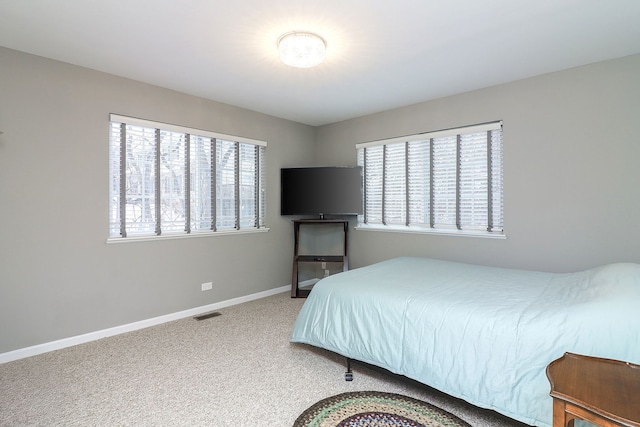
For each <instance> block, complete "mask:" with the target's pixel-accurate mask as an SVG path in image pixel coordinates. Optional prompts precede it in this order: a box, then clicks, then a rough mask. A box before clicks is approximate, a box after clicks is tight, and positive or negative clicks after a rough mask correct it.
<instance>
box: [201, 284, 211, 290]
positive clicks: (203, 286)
mask: <svg viewBox="0 0 640 427" xmlns="http://www.w3.org/2000/svg"><path fill="white" fill-rule="evenodd" d="M201 288H202V290H203V291H210V290H211V289H212V288H213V282H207V283H203V284H202V285H201Z"/></svg>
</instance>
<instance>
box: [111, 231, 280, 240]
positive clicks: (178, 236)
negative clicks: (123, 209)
mask: <svg viewBox="0 0 640 427" xmlns="http://www.w3.org/2000/svg"><path fill="white" fill-rule="evenodd" d="M268 231H269V228H247V229H241V230H221V231H200V232H194V233H189V234H186V233H181V234H163V235H160V236H136V235H133V236H129V237H109V238H108V239H107V243H108V244H112V243H133V242H152V241H156V240H175V239H192V238H198V237H218V236H230V235H234V234H253V233H266V232H268Z"/></svg>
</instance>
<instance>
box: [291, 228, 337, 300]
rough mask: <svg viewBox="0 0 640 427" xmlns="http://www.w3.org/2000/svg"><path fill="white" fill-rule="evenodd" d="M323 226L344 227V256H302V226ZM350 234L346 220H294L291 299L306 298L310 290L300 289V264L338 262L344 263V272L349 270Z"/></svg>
mask: <svg viewBox="0 0 640 427" xmlns="http://www.w3.org/2000/svg"><path fill="white" fill-rule="evenodd" d="M306 224H310V225H322V226H332V227H335V226H336V225H342V229H343V251H342V255H300V254H299V253H298V251H299V241H300V226H302V225H306ZM348 232H349V221H348V220H346V219H296V220H293V236H294V237H293V238H294V246H293V274H292V277H291V298H306V297H307V295H309V292H310V291H309V290H307V289H299V288H298V263H301V262H338V263H342V271H347V270H348V269H349V258H348V256H347V253H348V252H347V241H348Z"/></svg>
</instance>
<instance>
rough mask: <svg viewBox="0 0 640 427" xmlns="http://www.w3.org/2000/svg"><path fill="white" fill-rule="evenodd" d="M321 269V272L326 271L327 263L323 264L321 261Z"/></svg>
mask: <svg viewBox="0 0 640 427" xmlns="http://www.w3.org/2000/svg"><path fill="white" fill-rule="evenodd" d="M322 269H323V270H326V269H327V263H326V262H324V261H322Z"/></svg>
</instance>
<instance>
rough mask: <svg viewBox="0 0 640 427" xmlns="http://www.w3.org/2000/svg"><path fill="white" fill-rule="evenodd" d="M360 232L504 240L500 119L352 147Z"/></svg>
mask: <svg viewBox="0 0 640 427" xmlns="http://www.w3.org/2000/svg"><path fill="white" fill-rule="evenodd" d="M356 149H357V151H358V165H360V166H362V167H363V174H364V214H363V215H361V216H360V217H359V218H358V222H359V226H360V227H362V228H375V229H384V230H406V231H432V232H441V233H449V232H451V233H456V234H482V235H502V233H503V206H502V205H503V202H502V199H503V198H502V192H503V191H502V122H494V123H486V124H481V125H474V126H467V127H462V128H456V129H449V130H444V131H437V132H429V133H423V134H418V135H411V136H407V137H400V138H393V139H389V140H384V141H374V142H367V143H362V144H357V145H356Z"/></svg>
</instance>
